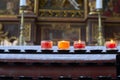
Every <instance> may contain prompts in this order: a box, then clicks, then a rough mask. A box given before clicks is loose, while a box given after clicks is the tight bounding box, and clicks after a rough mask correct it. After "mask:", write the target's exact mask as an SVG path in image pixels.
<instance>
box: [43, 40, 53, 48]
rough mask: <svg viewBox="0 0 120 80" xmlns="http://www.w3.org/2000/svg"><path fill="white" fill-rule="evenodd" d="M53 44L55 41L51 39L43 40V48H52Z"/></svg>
mask: <svg viewBox="0 0 120 80" xmlns="http://www.w3.org/2000/svg"><path fill="white" fill-rule="evenodd" d="M52 46H53V42H52V41H50V40H43V41H41V49H42V50H51V49H52Z"/></svg>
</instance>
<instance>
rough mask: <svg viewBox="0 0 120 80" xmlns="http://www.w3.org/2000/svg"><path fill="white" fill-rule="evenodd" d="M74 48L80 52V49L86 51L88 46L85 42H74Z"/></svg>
mask: <svg viewBox="0 0 120 80" xmlns="http://www.w3.org/2000/svg"><path fill="white" fill-rule="evenodd" d="M73 46H74V49H75V50H80V49H84V48H85V46H86V44H85V42H84V41H74V44H73Z"/></svg>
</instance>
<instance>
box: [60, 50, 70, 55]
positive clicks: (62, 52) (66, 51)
mask: <svg viewBox="0 0 120 80" xmlns="http://www.w3.org/2000/svg"><path fill="white" fill-rule="evenodd" d="M58 53H60V54H65V53H70V50H58Z"/></svg>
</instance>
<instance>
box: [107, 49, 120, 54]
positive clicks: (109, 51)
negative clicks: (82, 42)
mask: <svg viewBox="0 0 120 80" xmlns="http://www.w3.org/2000/svg"><path fill="white" fill-rule="evenodd" d="M106 53H109V54H115V53H118V50H117V49H116V50H106Z"/></svg>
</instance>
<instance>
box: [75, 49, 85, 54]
mask: <svg viewBox="0 0 120 80" xmlns="http://www.w3.org/2000/svg"><path fill="white" fill-rule="evenodd" d="M74 53H78V54H82V53H86V50H74Z"/></svg>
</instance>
